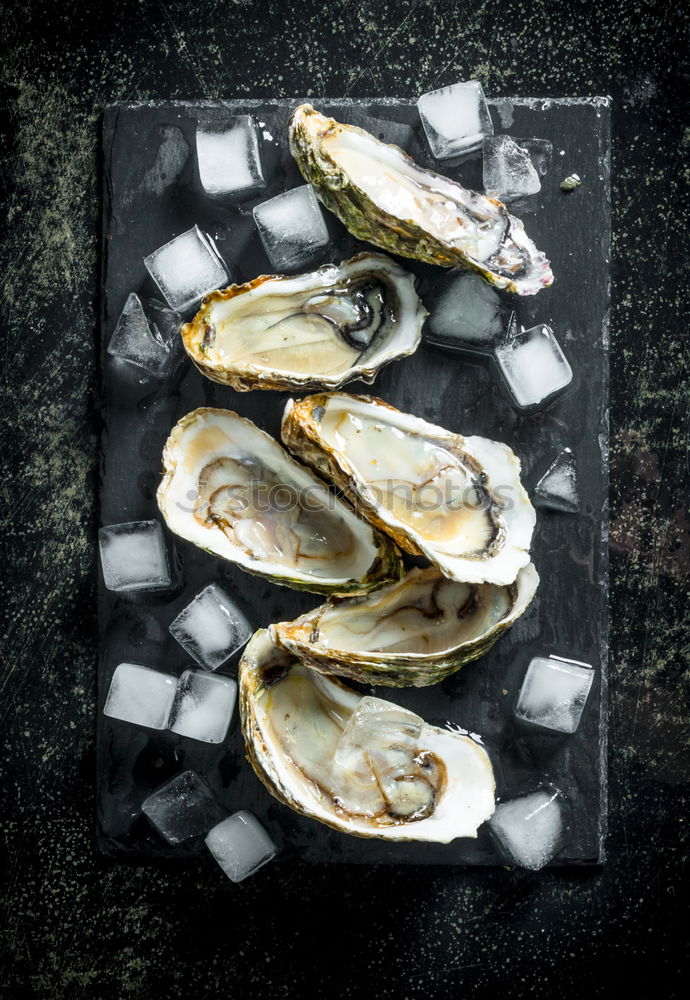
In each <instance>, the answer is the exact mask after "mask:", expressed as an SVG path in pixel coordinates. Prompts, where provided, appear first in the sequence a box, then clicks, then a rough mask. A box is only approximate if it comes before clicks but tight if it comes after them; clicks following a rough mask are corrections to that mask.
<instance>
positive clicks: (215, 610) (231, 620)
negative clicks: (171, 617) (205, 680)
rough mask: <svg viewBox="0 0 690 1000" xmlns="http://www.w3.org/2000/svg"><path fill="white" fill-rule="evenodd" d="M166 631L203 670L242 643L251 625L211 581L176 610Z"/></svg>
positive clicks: (218, 664) (221, 660) (235, 649)
mask: <svg viewBox="0 0 690 1000" xmlns="http://www.w3.org/2000/svg"><path fill="white" fill-rule="evenodd" d="M170 631H171V632H172V634H173V635H174V636H175V638H176V639H177V641H178V642H179V643H180V645H181V646H184V648H185V649H186V650H187V652H188V653H189V654H190V655H191V656H193V657H194V659H195V660H196V661H197V663H198V664H200V665H201V666H202V667H204V668H205V669H206V670H216V669H217V668H218V667H219V666H220V665H221V664H222V663H225V661H226V660H228V659H229V658H230V657H231V656H232V654H233V653H235V652H237V650H238V649H239V648H240V647H241V646H244V644H245V642H246V641H247V639H248V638H249V636H250V635H251V634H252V626H251V625H250V624H249V622H248V621H247V619H246V617H245V616H244V614H243V613H242V612H241V611H240V609H239V608H238V607H237V605H236V604H235V603H234V601H232V600H231V598H230V597H228V595H227V594H226V593H225V591H224V590H223V589H222V588H221V587H219V586H218V584H217V583H211V584H209V585H208V587H204V589H203V590H202V591H200V593H198V594H197V595H196V597H195V598H194V600H193V601H191V602H190V603H189V604H188V605H187V607H186V608H183V610H182V611H181V612H180V613H179V615H178V616H177V618H176V619H175V621H174V622H173V623H172V624H171V626H170Z"/></svg>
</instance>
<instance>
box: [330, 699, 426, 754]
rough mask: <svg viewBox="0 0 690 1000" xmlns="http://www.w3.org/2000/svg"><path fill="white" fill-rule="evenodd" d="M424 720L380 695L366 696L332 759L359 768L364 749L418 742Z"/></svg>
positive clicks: (339, 741) (346, 728) (409, 745)
mask: <svg viewBox="0 0 690 1000" xmlns="http://www.w3.org/2000/svg"><path fill="white" fill-rule="evenodd" d="M422 725H423V720H422V719H420V717H419V716H418V715H415V714H414V712H409V711H408V710H407V709H406V708H401V707H400V706H399V705H394V704H392V703H391V702H389V701H384V700H383V699H381V698H372V697H369V696H366V697H364V698H362V700H361V701H360V702H359V704H358V705H357V708H356V709H355V710H354V712H353V713H352V715H351V716H350V718H349V719H348V722H347V725H346V726H345V728H344V729H343V732H342V733H341V736H340V739H339V740H338V743H337V745H336V748H335V753H334V755H333V759H334V761H335V764H336V766H337V767H343V768H353V767H354V768H358V767H359V764H360V762H361V760H362V756H363V752H364V751H372V750H377V749H381V748H382V747H387V746H389V745H391V744H395V745H396V746H399V747H402V748H404V747H412V746H414V745H416V743H417V741H418V740H419V736H420V733H421V730H422Z"/></svg>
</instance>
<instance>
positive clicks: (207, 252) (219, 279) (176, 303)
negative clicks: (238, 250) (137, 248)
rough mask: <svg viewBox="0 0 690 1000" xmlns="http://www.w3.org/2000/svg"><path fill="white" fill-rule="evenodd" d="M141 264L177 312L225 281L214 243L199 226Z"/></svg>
mask: <svg viewBox="0 0 690 1000" xmlns="http://www.w3.org/2000/svg"><path fill="white" fill-rule="evenodd" d="M144 264H145V266H146V269H147V270H148V272H149V274H150V275H151V277H152V278H153V280H154V281H155V282H156V284H157V285H158V287H159V288H160V290H161V293H162V294H163V298H164V299H165V301H166V302H167V303H168V305H169V306H170V308H171V309H176V310H178V311H180V312H183V311H184V310H185V309H189V308H191V306H193V305H196V303H197V302H199V301H200V300H201V299H202V298H203V296H204V295H206V294H208V292H212V291H213V290H214V289H215V288H220V286H221V285H225V284H227V281H228V272H227V270H226V267H225V264H224V263H223V261H222V260H221V258H220V255H219V254H218V251H217V250H216V248H215V245H214V243H213V241H212V240H211V239H210V237H208V236H207V235H206V233H202V231H201V230H200V229H199V227H198V226H192V228H191V229H188V230H187V232H186V233H181V234H180V235H179V236H176V237H175V239H173V240H170V242H169V243H166V244H165V246H162V247H160V248H159V249H158V250H154V252H153V253H151V254H149V255H148V257H145V258H144Z"/></svg>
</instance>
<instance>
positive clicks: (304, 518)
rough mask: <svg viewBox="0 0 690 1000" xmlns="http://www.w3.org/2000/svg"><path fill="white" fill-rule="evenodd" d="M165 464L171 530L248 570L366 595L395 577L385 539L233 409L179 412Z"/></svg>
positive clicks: (162, 490) (322, 589)
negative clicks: (182, 414) (179, 416)
mask: <svg viewBox="0 0 690 1000" xmlns="http://www.w3.org/2000/svg"><path fill="white" fill-rule="evenodd" d="M163 465H164V475H163V479H162V481H161V484H160V486H159V488H158V495H157V499H158V506H159V507H160V510H161V513H162V514H163V517H164V518H165V520H166V522H167V525H168V527H169V528H170V529H171V531H174V532H175V534H177V535H180V536H181V537H182V538H185V539H187V540H188V541H190V542H193V543H194V544H195V545H198V546H199V547H200V548H202V549H206V550H208V551H209V552H212V553H213V554H214V555H217V556H222V557H223V558H224V559H229V560H230V561H231V562H235V563H237V564H238V565H239V566H241V567H242V568H243V569H246V570H247V571H248V572H250V573H255V574H258V575H260V576H265V577H268V578H269V579H270V580H273V582H274V583H282V584H285V585H287V586H290V587H295V588H297V589H300V590H312V591H316V592H317V593H320V594H363V593H366V592H367V591H368V590H370V589H372V588H373V587H378V586H380V585H381V584H382V583H386V582H388V581H390V580H391V579H397V578H398V577H399V576H400V573H401V564H400V557H399V554H398V553H397V551H396V549H395V546H394V545H393V544H392V542H391V541H390V540H389V539H388V538H386V537H385V536H382V535H381V534H379V532H377V531H375V530H372V527H371V525H369V524H367V523H366V521H362V520H360V518H358V517H357V515H356V514H355V513H353V511H352V510H351V509H350V507H348V506H347V505H346V504H344V503H343V502H342V501H340V500H339V499H337V498H336V497H335V496H333V494H332V493H330V492H329V491H328V490H327V488H326V487H325V486H324V485H323V483H322V482H321V481H320V480H318V479H316V477H315V476H314V475H313V474H312V473H311V472H310V471H309V469H305V468H304V467H303V466H302V465H300V464H299V462H296V461H295V460H294V459H293V458H292V457H291V456H290V455H289V454H288V453H287V452H286V451H285V450H284V449H283V448H281V446H280V445H279V444H278V442H277V441H274V440H273V438H272V437H270V436H269V435H268V434H266V433H265V432H264V431H262V430H260V429H259V428H258V427H257V426H256V425H255V424H253V423H252V422H251V420H246V419H245V418H244V417H240V416H238V415H237V414H236V413H233V412H232V411H230V410H218V409H212V408H210V407H202V408H200V409H198V410H194V411H192V413H188V414H187V416H185V417H183V418H182V419H181V420H180V421H179V423H178V424H176V426H175V427H173V429H172V431H171V433H170V437H169V438H168V441H167V443H166V445H165V450H164V452H163Z"/></svg>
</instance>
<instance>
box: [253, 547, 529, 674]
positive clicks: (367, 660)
mask: <svg viewBox="0 0 690 1000" xmlns="http://www.w3.org/2000/svg"><path fill="white" fill-rule="evenodd" d="M538 583H539V577H538V575H537V571H536V570H535V568H534V566H533V565H532V564H531V563H529V564H528V565H527V566H523V568H522V569H521V570H520V571H519V573H518V575H517V579H516V580H515V583H512V584H509V585H508V586H504V587H501V586H497V585H496V584H493V583H479V584H476V583H458V582H457V581H455V580H448V579H446V577H444V576H443V575H442V574H441V573H440V572H439V570H437V569H436V568H435V567H429V568H427V569H412V570H410V572H409V573H408V574H407V576H405V577H404V578H403V579H402V580H400V581H399V582H397V583H392V584H389V585H388V586H385V587H382V588H381V589H380V590H377V591H374V592H373V593H371V594H367V595H365V596H363V597H351V598H347V599H345V600H335V601H333V600H331V601H329V602H328V603H326V604H323V605H322V606H321V607H320V608H315V609H314V610H313V611H309V612H308V613H307V614H305V615H302V616H301V617H300V618H297V619H296V620H295V621H293V622H281V623H279V624H277V625H272V626H271V635H272V636H273V638H274V639H275V640H276V641H277V642H278V644H279V645H281V646H283V647H284V648H285V649H287V650H289V651H290V652H291V653H293V654H294V655H296V656H297V657H299V659H300V660H302V661H303V662H304V663H308V664H309V665H310V666H313V667H316V668H317V669H318V670H321V671H324V672H326V673H331V674H338V675H341V676H344V677H351V678H353V679H354V680H356V681H361V682H362V683H363V684H383V685H385V686H387V687H404V686H405V685H408V684H410V685H413V686H415V687H424V686H426V685H428V684H437V683H438V682H439V681H442V680H444V678H446V677H448V676H449V674H452V673H453V672H454V671H455V670H457V669H458V668H459V667H461V666H462V665H463V664H464V663H469V662H470V661H471V660H476V659H477V658H478V657H480V656H482V655H483V654H484V653H486V652H487V651H488V650H489V649H490V648H491V647H492V646H493V644H494V643H495V642H496V640H497V639H498V638H499V637H500V636H501V635H502V634H503V632H504V631H505V630H506V629H508V628H509V627H510V626H511V625H512V624H513V622H514V621H515V620H516V619H517V618H519V617H520V615H521V614H522V613H523V612H524V611H525V610H526V609H527V607H528V605H529V603H530V601H531V600H532V598H533V597H534V594H535V593H536V590H537V586H538Z"/></svg>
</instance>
